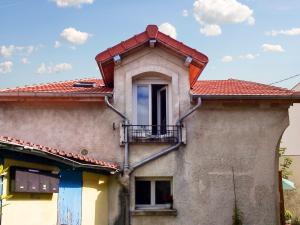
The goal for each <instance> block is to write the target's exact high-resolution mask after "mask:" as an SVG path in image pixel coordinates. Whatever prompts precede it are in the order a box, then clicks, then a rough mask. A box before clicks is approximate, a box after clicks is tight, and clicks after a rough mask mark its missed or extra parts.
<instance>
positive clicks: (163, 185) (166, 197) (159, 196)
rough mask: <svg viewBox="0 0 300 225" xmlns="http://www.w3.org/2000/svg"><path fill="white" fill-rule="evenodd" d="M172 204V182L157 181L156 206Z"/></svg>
mask: <svg viewBox="0 0 300 225" xmlns="http://www.w3.org/2000/svg"><path fill="white" fill-rule="evenodd" d="M171 202H172V196H171V182H170V181H155V204H167V203H171Z"/></svg>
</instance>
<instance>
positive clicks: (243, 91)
mask: <svg viewBox="0 0 300 225" xmlns="http://www.w3.org/2000/svg"><path fill="white" fill-rule="evenodd" d="M78 81H85V82H95V83H96V84H97V86H96V87H95V88H77V87H73V84H74V83H76V82H78ZM77 89H78V90H77ZM12 93H35V94H39V93H55V94H56V95H55V96H57V97H59V96H60V95H64V94H68V93H79V94H82V95H85V94H90V93H94V94H112V93H113V89H112V88H107V87H105V86H103V82H102V80H100V79H95V78H91V79H81V80H72V81H64V82H56V83H50V84H42V85H35V86H28V87H20V88H12V89H4V90H0V97H1V96H2V95H6V94H8V95H10V94H12ZM191 93H192V94H193V95H200V96H202V97H207V96H214V97H218V96H219V97H220V96H223V97H224V96H248V97H249V98H252V97H253V98H254V97H255V96H269V97H273V98H274V99H276V97H280V96H283V97H284V96H286V97H288V96H291V95H295V94H297V93H299V92H295V91H293V90H288V89H285V88H279V87H275V86H271V85H266V84H259V83H255V82H250V81H243V80H236V79H228V80H199V81H197V82H196V83H195V85H194V86H193V87H192V88H191ZM19 97H23V96H22V95H20V96H19ZM98 99H99V98H98ZM0 101H1V98H0Z"/></svg>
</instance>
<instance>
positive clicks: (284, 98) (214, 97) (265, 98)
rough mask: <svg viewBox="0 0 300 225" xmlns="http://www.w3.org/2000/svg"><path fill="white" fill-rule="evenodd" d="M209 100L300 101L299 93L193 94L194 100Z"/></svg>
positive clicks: (290, 102)
mask: <svg viewBox="0 0 300 225" xmlns="http://www.w3.org/2000/svg"><path fill="white" fill-rule="evenodd" d="M199 97H200V98H201V99H202V100H207V101H234V102H257V101H264V102H274V103H288V104H293V103H300V95H299V94H291V95H197V94H191V98H192V100H196V99H197V98H199Z"/></svg>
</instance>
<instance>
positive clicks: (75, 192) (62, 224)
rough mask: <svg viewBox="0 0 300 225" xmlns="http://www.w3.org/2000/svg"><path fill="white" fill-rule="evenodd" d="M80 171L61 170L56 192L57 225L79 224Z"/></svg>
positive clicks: (80, 202) (80, 201) (80, 204)
mask: <svg viewBox="0 0 300 225" xmlns="http://www.w3.org/2000/svg"><path fill="white" fill-rule="evenodd" d="M81 196H82V172H81V171H73V170H61V177H60V182H59V194H58V225H80V224H81V206H82V199H81Z"/></svg>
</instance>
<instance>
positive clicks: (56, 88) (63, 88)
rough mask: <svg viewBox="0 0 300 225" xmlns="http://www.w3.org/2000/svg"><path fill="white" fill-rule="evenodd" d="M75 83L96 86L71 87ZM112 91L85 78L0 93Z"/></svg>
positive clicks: (4, 90)
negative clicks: (88, 83) (91, 83)
mask: <svg viewBox="0 0 300 225" xmlns="http://www.w3.org/2000/svg"><path fill="white" fill-rule="evenodd" d="M77 82H95V84H96V86H95V87H91V88H86V87H73V84H75V83H77ZM112 91H113V89H112V88H108V87H105V86H104V83H103V81H102V80H100V79H97V78H86V79H79V80H69V81H63V82H53V83H47V84H38V85H32V86H25V87H17V88H7V89H2V90H0V93H16V92H22V93H76V94H80V93H84V94H108V93H112Z"/></svg>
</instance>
